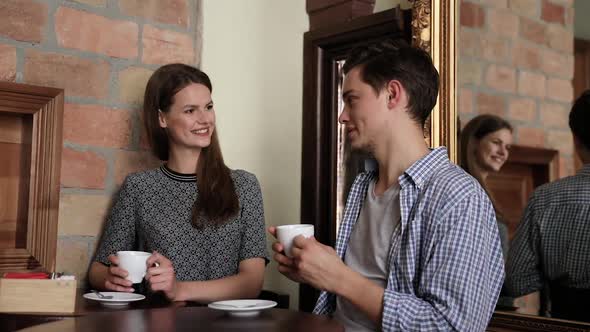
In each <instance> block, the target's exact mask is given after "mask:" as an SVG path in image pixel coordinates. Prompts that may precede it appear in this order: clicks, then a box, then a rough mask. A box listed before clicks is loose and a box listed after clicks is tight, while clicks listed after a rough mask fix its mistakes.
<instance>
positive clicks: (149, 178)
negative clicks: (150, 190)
mask: <svg viewBox="0 0 590 332" xmlns="http://www.w3.org/2000/svg"><path fill="white" fill-rule="evenodd" d="M161 176H162V171H161V170H160V167H158V168H153V169H148V170H144V171H139V172H134V173H129V174H128V175H127V177H126V178H125V181H124V182H123V184H124V185H127V186H134V187H136V186H141V185H146V184H147V185H149V183H150V182H153V181H156V180H157V179H159V178H160V177H161Z"/></svg>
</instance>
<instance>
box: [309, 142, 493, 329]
mask: <svg viewBox="0 0 590 332" xmlns="http://www.w3.org/2000/svg"><path fill="white" fill-rule="evenodd" d="M376 176H377V173H376V172H366V173H362V174H360V175H359V176H358V177H357V178H356V180H355V182H354V184H353V186H352V188H351V191H350V194H349V196H348V200H347V203H346V209H345V211H344V217H343V221H342V223H341V225H340V231H339V233H338V239H337V241H336V252H337V253H338V255H339V256H340V258H342V259H343V258H344V254H345V252H346V247H347V244H348V240H349V238H350V234H351V233H352V230H353V228H354V225H355V223H356V221H357V219H358V216H359V212H360V211H361V207H362V205H363V202H364V199H365V197H366V193H367V188H368V186H369V183H370V182H371V180H373V179H374V178H375V177H376ZM399 183H400V187H401V190H400V196H399V199H400V210H401V211H400V212H401V223H400V226H401V227H397V230H396V231H395V232H394V234H393V236H392V240H391V245H390V248H389V277H388V281H387V288H386V289H385V294H384V297H383V303H384V304H383V317H382V322H381V327H382V329H383V330H384V331H484V330H485V328H486V327H487V325H488V322H489V320H490V317H491V315H492V313H493V311H494V307H495V304H496V301H497V299H498V295H499V293H500V289H501V287H502V283H503V281H504V260H503V257H502V248H501V245H500V237H499V235H498V226H497V225H496V216H495V212H494V208H493V207H492V204H491V202H490V200H489V198H488V196H487V195H486V193H485V192H484V190H483V189H482V188H481V187H480V185H479V184H478V183H477V181H476V180H475V179H474V178H472V177H471V176H469V175H468V174H467V173H465V172H464V171H463V170H462V169H461V168H459V167H458V166H456V165H454V164H452V163H451V162H450V161H449V159H448V157H447V151H446V149H445V148H444V147H441V148H437V149H434V150H433V151H431V152H430V153H429V154H428V155H427V156H425V157H424V158H422V159H420V160H418V161H417V162H415V163H414V164H413V165H412V166H411V167H410V168H408V169H407V170H406V171H405V172H404V173H403V174H402V175H401V176H400V177H399ZM335 307H336V296H335V295H334V294H330V293H327V292H325V291H324V292H322V293H321V294H320V297H319V298H318V301H317V303H316V307H315V309H314V313H316V314H332V313H333V312H334V310H335Z"/></svg>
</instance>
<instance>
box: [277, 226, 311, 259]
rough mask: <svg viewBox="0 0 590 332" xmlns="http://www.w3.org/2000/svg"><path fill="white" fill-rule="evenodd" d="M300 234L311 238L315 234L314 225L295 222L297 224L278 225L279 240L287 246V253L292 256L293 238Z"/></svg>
mask: <svg viewBox="0 0 590 332" xmlns="http://www.w3.org/2000/svg"><path fill="white" fill-rule="evenodd" d="M298 235H303V237H306V238H310V237H312V236H313V225H308V224H295V225H281V226H277V240H279V242H280V243H281V244H282V245H283V247H284V248H285V254H286V255H287V256H289V257H292V256H293V254H292V253H291V248H292V247H293V239H294V238H295V237H297V236H298Z"/></svg>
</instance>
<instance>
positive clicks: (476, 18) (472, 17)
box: [459, 0, 485, 28]
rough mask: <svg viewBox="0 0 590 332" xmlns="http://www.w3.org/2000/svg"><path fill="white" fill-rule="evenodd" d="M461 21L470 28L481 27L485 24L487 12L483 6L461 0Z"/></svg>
mask: <svg viewBox="0 0 590 332" xmlns="http://www.w3.org/2000/svg"><path fill="white" fill-rule="evenodd" d="M459 11H460V15H461V16H460V18H459V19H460V22H461V25H462V26H466V27H469V28H481V27H483V26H484V24H485V12H484V9H483V7H482V6H480V5H478V4H475V3H473V2H469V1H465V0H462V1H461V8H460V9H459Z"/></svg>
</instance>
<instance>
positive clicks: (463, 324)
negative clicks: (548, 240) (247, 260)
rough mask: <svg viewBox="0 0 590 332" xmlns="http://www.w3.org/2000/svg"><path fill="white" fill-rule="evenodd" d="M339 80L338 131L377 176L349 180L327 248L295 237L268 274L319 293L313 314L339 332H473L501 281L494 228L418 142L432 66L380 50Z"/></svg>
mask: <svg viewBox="0 0 590 332" xmlns="http://www.w3.org/2000/svg"><path fill="white" fill-rule="evenodd" d="M344 72H345V75H346V76H345V79H344V85H343V95H342V98H343V99H344V103H345V106H344V110H343V111H342V114H341V115H340V118H339V121H340V123H342V124H343V125H345V126H346V129H347V131H348V138H349V139H350V141H351V145H352V147H353V148H355V149H362V150H365V151H368V152H370V153H371V154H372V155H373V156H374V157H375V159H376V161H377V164H378V170H377V171H374V172H366V173H362V174H360V175H358V177H357V178H356V180H355V182H354V184H353V186H352V188H351V192H350V194H349V197H348V202H347V204H346V210H345V212H344V218H343V221H342V223H341V227H340V230H339V233H338V240H337V242H336V250H333V249H332V248H330V247H328V246H325V245H322V244H320V243H319V242H317V241H316V240H315V239H313V238H311V239H305V238H303V237H297V238H296V239H295V241H294V249H293V258H288V257H286V256H285V255H283V253H282V250H283V247H282V246H281V245H280V243H278V242H277V243H274V244H273V250H274V251H275V255H274V259H275V260H276V261H277V262H278V263H279V268H278V269H279V271H280V272H281V273H283V274H284V275H286V276H287V277H289V278H291V279H292V280H295V281H299V282H305V283H308V284H310V285H312V286H313V287H315V288H317V289H320V290H322V291H323V292H322V293H321V295H320V297H319V299H318V302H317V304H316V307H315V309H314V312H315V313H317V314H333V315H334V317H335V318H336V319H338V320H340V321H341V322H342V323H343V325H344V326H345V327H346V329H347V331H357V330H361V331H364V330H379V329H382V330H384V331H400V330H401V331H425V330H437V331H438V330H444V331H450V330H453V331H454V330H457V331H483V330H484V329H485V328H486V326H487V324H488V321H489V319H490V317H491V314H492V312H493V310H494V306H495V304H496V300H497V298H498V294H499V292H500V288H501V285H502V282H503V279H504V273H503V271H504V265H503V258H502V250H501V247H500V239H499V236H498V228H497V226H496V220H495V214H494V209H493V207H492V205H491V203H490V200H489V199H488V197H487V195H486V193H485V192H484V191H483V190H482V188H481V187H480V186H479V184H478V183H477V181H476V180H475V179H474V178H472V177H471V176H469V175H467V174H466V173H465V172H464V171H463V170H462V169H461V168H459V167H458V166H456V165H454V164H452V163H451V162H450V161H449V159H448V156H447V151H446V149H445V148H443V147H441V148H437V149H434V150H430V149H428V147H427V145H426V143H425V141H424V136H423V129H422V128H423V126H424V123H425V121H426V118H427V117H428V115H429V114H430V112H431V110H432V108H433V107H434V105H435V103H436V97H437V94H438V82H439V78H438V72H437V71H436V69H435V68H434V65H433V64H432V60H431V59H430V57H429V55H428V54H427V53H426V52H424V51H422V50H420V49H416V48H412V47H408V46H407V45H405V43H400V42H383V43H380V44H373V45H369V46H367V47H362V48H357V49H355V50H353V51H352V52H351V54H350V55H349V57H348V59H347V61H346V64H345V66H344ZM269 231H270V233H271V234H273V235H274V234H275V229H274V228H272V227H271V228H270V229H269Z"/></svg>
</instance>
